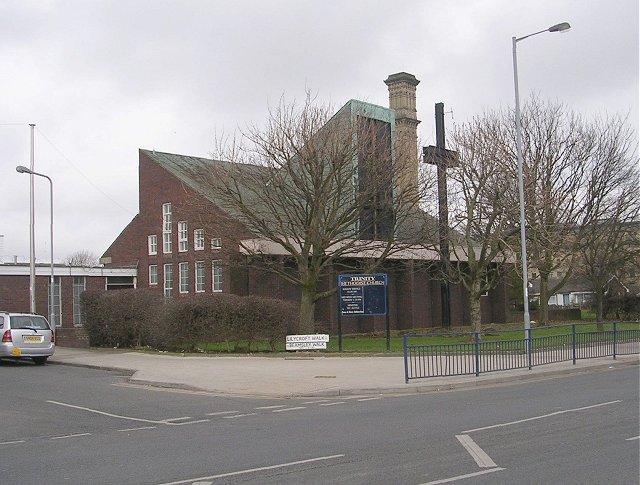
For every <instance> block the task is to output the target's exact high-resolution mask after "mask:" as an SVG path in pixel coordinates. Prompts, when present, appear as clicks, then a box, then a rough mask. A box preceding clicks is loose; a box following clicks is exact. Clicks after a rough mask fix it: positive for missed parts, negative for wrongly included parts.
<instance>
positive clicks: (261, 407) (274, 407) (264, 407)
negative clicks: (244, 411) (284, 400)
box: [253, 404, 285, 409]
mask: <svg viewBox="0 0 640 485" xmlns="http://www.w3.org/2000/svg"><path fill="white" fill-rule="evenodd" d="M283 407H285V405H284V404H281V405H279V406H260V407H258V408H253V409H278V408H283Z"/></svg>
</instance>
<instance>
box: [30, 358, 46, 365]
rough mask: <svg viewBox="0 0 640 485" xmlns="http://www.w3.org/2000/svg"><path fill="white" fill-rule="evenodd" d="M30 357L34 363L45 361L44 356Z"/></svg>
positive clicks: (38, 363)
mask: <svg viewBox="0 0 640 485" xmlns="http://www.w3.org/2000/svg"><path fill="white" fill-rule="evenodd" d="M32 359H33V363H34V364H35V365H43V364H44V363H45V362H46V361H47V358H46V357H32Z"/></svg>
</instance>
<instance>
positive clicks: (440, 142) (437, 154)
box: [422, 103, 458, 328]
mask: <svg viewBox="0 0 640 485" xmlns="http://www.w3.org/2000/svg"><path fill="white" fill-rule="evenodd" d="M435 111H436V146H428V147H422V155H423V160H424V163H429V164H431V165H435V166H436V168H437V174H438V244H439V247H440V261H442V270H443V272H444V276H443V278H442V279H441V280H440V304H441V308H442V326H443V327H447V328H448V327H450V326H451V303H450V302H451V292H450V288H449V281H448V277H447V275H448V270H449V263H450V257H451V256H450V249H449V205H448V204H449V202H448V199H447V168H449V167H455V166H457V165H458V152H455V151H452V150H447V149H446V148H445V137H444V103H436V110H435Z"/></svg>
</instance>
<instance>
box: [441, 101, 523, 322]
mask: <svg viewBox="0 0 640 485" xmlns="http://www.w3.org/2000/svg"><path fill="white" fill-rule="evenodd" d="M504 139H505V133H504V126H503V123H502V119H501V117H500V116H499V114H497V113H488V114H486V115H485V116H484V117H479V118H476V119H474V120H473V121H472V122H471V123H468V124H465V125H462V126H460V127H458V128H457V129H456V130H455V132H454V134H453V138H452V147H453V149H454V150H456V151H457V152H458V154H459V164H458V166H457V167H455V168H453V169H451V170H450V181H451V184H450V185H451V207H450V209H451V216H452V217H451V224H452V228H451V229H452V230H451V231H449V232H450V234H452V241H451V242H450V246H451V252H452V256H453V258H452V259H453V260H454V261H457V262H455V263H451V264H450V265H449V267H448V268H447V271H446V273H447V274H448V276H449V278H450V279H451V281H452V282H454V283H460V284H462V285H463V286H464V287H465V288H466V289H467V290H468V292H469V298H470V306H471V315H470V316H471V324H472V326H473V327H474V330H475V331H480V324H481V297H482V295H483V294H485V293H486V292H487V291H489V290H491V289H492V288H494V287H495V286H496V285H497V283H498V281H499V276H500V275H501V272H502V269H503V267H504V264H505V263H507V262H508V261H511V260H512V253H511V251H510V248H509V245H508V243H507V241H508V240H509V238H510V236H511V235H512V234H513V233H514V227H513V224H512V221H513V219H514V217H515V215H514V214H513V212H514V211H515V210H517V207H516V206H515V205H514V204H513V202H512V201H508V200H506V199H505V193H509V191H510V187H509V186H510V184H511V183H512V178H511V177H510V174H512V172H513V170H512V168H511V167H509V166H508V165H507V164H506V160H505V152H504V150H505V147H504V145H503V143H502V142H501V141H502V140H504Z"/></svg>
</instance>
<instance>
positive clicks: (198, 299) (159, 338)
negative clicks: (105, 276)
mask: <svg viewBox="0 0 640 485" xmlns="http://www.w3.org/2000/svg"><path fill="white" fill-rule="evenodd" d="M82 302H83V305H84V311H85V316H86V322H87V323H86V325H85V329H86V331H87V334H88V336H89V344H90V345H92V346H94V347H141V346H150V347H153V348H156V349H160V350H173V351H175V350H182V351H193V350H196V349H197V347H198V345H200V344H202V343H207V342H211V343H226V344H227V350H238V349H239V348H242V349H243V350H245V349H246V350H251V348H252V346H253V345H255V343H256V342H260V341H262V342H268V343H269V345H270V346H271V349H272V350H275V348H276V343H277V342H283V341H284V339H285V336H286V335H287V333H295V330H296V328H297V319H298V315H297V307H296V305H294V304H293V303H290V302H285V301H282V300H276V299H272V298H262V297H257V296H248V297H239V296H237V295H230V294H224V293H211V294H201V295H195V296H189V297H186V298H184V297H182V298H176V299H172V300H164V298H163V297H162V295H161V294H159V293H158V292H156V291H153V290H146V289H138V290H118V291H104V292H100V293H90V292H85V293H83V295H82ZM232 343H233V345H234V347H233V348H232Z"/></svg>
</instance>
